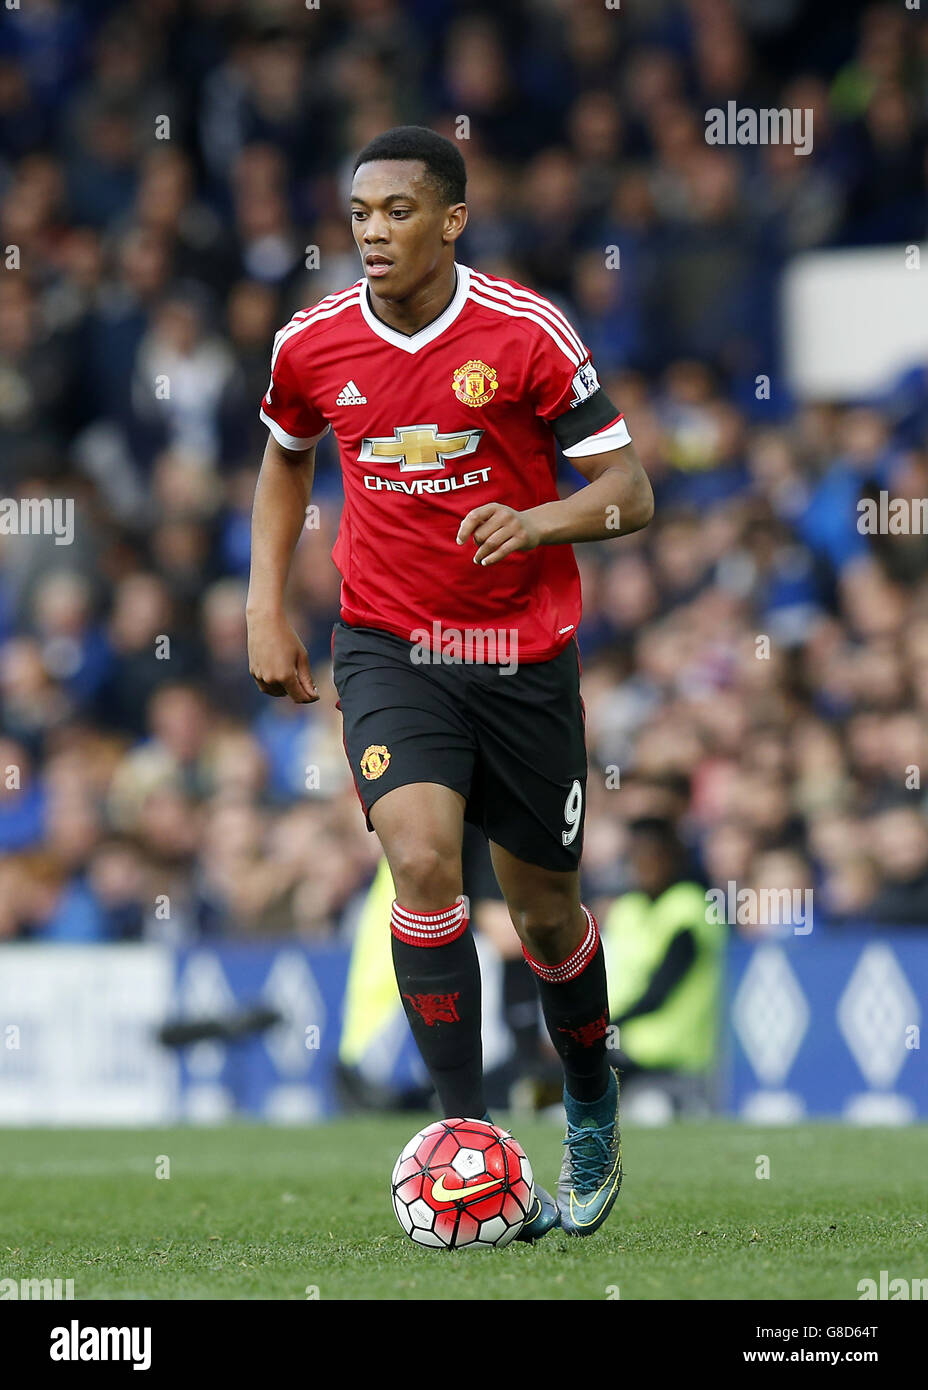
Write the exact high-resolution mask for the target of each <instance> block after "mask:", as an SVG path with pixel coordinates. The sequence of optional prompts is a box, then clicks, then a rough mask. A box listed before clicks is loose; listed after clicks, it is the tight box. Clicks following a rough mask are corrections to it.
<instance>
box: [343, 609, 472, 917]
mask: <svg viewBox="0 0 928 1390" xmlns="http://www.w3.org/2000/svg"><path fill="white" fill-rule="evenodd" d="M332 650H333V676H334V680H335V686H336V689H337V690H338V696H339V700H338V707H339V709H340V710H341V713H342V720H343V734H344V742H345V751H346V753H347V755H348V761H349V763H350V765H351V770H352V774H353V777H354V782H355V788H356V790H357V793H358V797H359V799H360V801H361V804H362V806H363V808H364V812H365V816H366V818H367V824H368V827H369V828H370V829H371V830H376V831H377V834H378V837H379V838H380V841H381V843H382V844H383V846H384V851H385V853H386V855H387V858H388V860H389V862H390V868H391V872H392V874H393V880H394V883H395V885H396V889H397V893H398V895H399V901H400V902H401V903H402V904H403V906H404V907H408V908H410V909H411V910H414V911H415V910H418V911H432V910H439V909H441V908H444V907H447V906H448V905H449V903H450V902H452V901H453V900H454V898H455V897H457V895H458V894H459V893H460V892H461V887H460V880H461V837H462V819H463V806H464V803H465V801H466V798H467V796H468V795H469V792H470V786H471V781H472V777H473V768H474V760H475V756H476V740H475V738H474V735H473V731H472V730H471V728H470V725H469V723H468V721H467V719H466V717H465V715H464V712H463V710H462V708H461V705H462V701H461V698H460V696H459V694H458V692H457V690H456V687H455V686H454V685H453V684H452V683H451V682H450V681H449V680H448V679H447V677H443V676H442V674H441V673H439V675H438V676H436V675H433V674H432V673H431V671H430V670H429V669H428V668H423V667H422V666H419V665H416V664H414V663H413V662H412V661H411V660H410V644H409V643H404V642H402V641H401V640H400V639H399V638H396V637H393V636H392V635H391V634H389V633H382V632H375V631H372V630H370V629H356V628H350V627H348V626H347V625H345V624H336V627H335V632H334V636H333V643H332Z"/></svg>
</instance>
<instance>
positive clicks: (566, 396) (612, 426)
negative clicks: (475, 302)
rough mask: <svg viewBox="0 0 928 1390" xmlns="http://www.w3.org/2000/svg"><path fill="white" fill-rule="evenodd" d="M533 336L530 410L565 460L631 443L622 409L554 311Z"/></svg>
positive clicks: (570, 330)
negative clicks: (549, 321)
mask: <svg viewBox="0 0 928 1390" xmlns="http://www.w3.org/2000/svg"><path fill="white" fill-rule="evenodd" d="M551 313H552V315H555V314H556V315H557V317H556V320H555V321H554V322H553V323H552V324H551V325H550V327H549V326H547V325H546V326H545V331H544V332H542V333H540V334H539V335H538V341H537V344H536V349H535V355H534V359H533V363H532V379H531V388H530V389H531V392H532V398H533V400H534V402H535V412H536V414H538V415H540V416H541V417H542V419H543V420H546V421H547V422H548V424H549V425H550V426H551V428H552V430H553V431H554V434H555V436H556V438H557V441H558V443H559V444H560V446H561V448H562V449H563V450H564V453H565V454H566V455H567V457H568V458H571V457H574V458H579V457H582V456H584V455H587V454H596V453H603V452H605V451H607V450H609V449H616V448H621V447H622V445H623V444H629V443H631V436H630V434H629V433H628V429H627V426H626V424H625V421H624V418H623V416H622V412H621V411H620V410H619V409H618V408H617V407H616V406H615V405H614V404H613V402H612V401H611V400H610V399H609V397H608V396H607V395H606V393H605V391H604V390H603V388H602V386H601V385H600V381H599V377H598V376H597V374H596V368H595V367H594V366H593V360H592V358H591V356H590V353H589V351H588V349H587V348H586V346H585V345H584V344H583V342H582V341H581V339H580V337H579V336H578V334H577V333H576V332H575V331H574V329H573V328H572V327H571V326H570V324H569V323H568V321H567V319H565V318H564V316H563V315H562V314H560V312H559V311H558V310H554V309H553V306H552V310H551Z"/></svg>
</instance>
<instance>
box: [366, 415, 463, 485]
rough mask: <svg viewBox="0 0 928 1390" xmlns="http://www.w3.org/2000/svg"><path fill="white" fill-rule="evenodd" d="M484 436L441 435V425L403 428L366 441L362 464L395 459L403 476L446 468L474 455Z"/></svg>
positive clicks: (403, 426) (402, 426)
mask: <svg viewBox="0 0 928 1390" xmlns="http://www.w3.org/2000/svg"><path fill="white" fill-rule="evenodd" d="M482 434H483V430H461V432H460V434H439V432H438V426H437V425H400V426H398V427H397V428H396V429H395V430H394V431H393V433H392V434H386V435H381V436H380V437H379V438H374V439H362V440H361V452H360V453H359V454H358V462H359V463H365V462H369V461H370V460H371V459H392V460H394V461H396V462H398V463H399V466H400V471H401V472H403V473H409V472H419V471H423V470H426V469H431V470H435V469H439V468H444V466H445V464H446V463H447V462H448V460H449V459H459V458H465V457H466V456H467V455H468V454H473V453H474V452H475V451H476V449H477V445H478V444H479V443H480V437H481V435H482Z"/></svg>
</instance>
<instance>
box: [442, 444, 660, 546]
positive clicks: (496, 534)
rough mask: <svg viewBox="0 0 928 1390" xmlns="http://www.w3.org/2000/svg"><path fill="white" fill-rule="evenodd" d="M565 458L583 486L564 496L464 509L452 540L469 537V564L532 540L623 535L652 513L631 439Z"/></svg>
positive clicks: (538, 542) (651, 501)
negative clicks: (519, 505)
mask: <svg viewBox="0 0 928 1390" xmlns="http://www.w3.org/2000/svg"><path fill="white" fill-rule="evenodd" d="M571 463H572V464H573V466H574V467H575V468H576V469H577V471H578V472H580V473H582V474H583V476H584V477H585V478H586V479H587V485H586V487H582V488H579V489H578V490H577V491H576V492H575V493H573V494H572V495H571V496H570V497H565V498H563V499H562V500H561V501H558V502H544V503H542V505H541V506H539V507H530V508H529V509H528V510H527V511H524V512H517V511H515V510H514V509H513V508H512V507H507V506H505V504H503V503H501V502H488V503H487V504H486V505H485V506H482V507H475V508H474V509H473V511H470V512H468V514H467V516H466V517H465V518H464V520H463V521H462V522H461V526H460V529H459V531H458V537H457V539H458V544H459V545H463V544H464V542H465V541H466V540H467V537H468V536H473V538H474V544H475V545H476V547H477V548H476V550H475V551H474V564H477V565H494V564H497V563H498V562H499V561H500V560H504V559H505V558H506V556H507V555H511V554H512V552H513V551H515V550H534V548H535V547H536V546H537V545H566V544H569V543H571V542H575V541H601V540H606V539H607V537H609V536H627V535H629V534H630V533H631V532H632V531H640V530H641V528H642V527H643V526H647V524H648V522H649V521H650V520H651V517H652V516H653V515H654V494H653V492H652V491H651V484H650V482H649V481H648V475H647V474H646V473H645V471H644V469H643V468H642V466H641V462H640V460H639V459H638V456H637V454H636V453H635V450H634V447H633V445H632V444H630V443H629V444H624V445H622V447H621V448H617V449H609V450H607V451H606V452H604V453H601V454H590V455H586V456H584V457H582V458H572V459H571Z"/></svg>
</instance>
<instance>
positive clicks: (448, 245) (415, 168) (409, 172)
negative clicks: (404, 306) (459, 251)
mask: <svg viewBox="0 0 928 1390" xmlns="http://www.w3.org/2000/svg"><path fill="white" fill-rule="evenodd" d="M425 173H426V171H425V166H424V165H423V164H422V163H421V162H420V161H419V160H417V159H409V160H404V159H378V160H372V161H371V162H370V163H369V164H362V165H361V167H360V168H359V169H358V171H357V173H356V174H355V176H354V182H353V183H352V185H351V223H352V231H353V233H354V239H355V242H356V243H357V247H358V250H359V251H360V253H361V263H362V265H363V266H364V274H365V275H366V276H367V281H368V284H369V285H370V287H371V290H372V291H373V293H374V294H376V295H378V296H379V297H380V298H381V299H405V298H406V297H407V296H408V295H410V294H412V293H413V292H414V291H415V290H417V289H418V288H419V287H420V286H421V285H423V284H424V283H426V282H427V281H428V280H429V279H431V278H432V277H433V276H434V275H435V273H436V272H437V271H438V270H440V269H441V268H442V267H443V266H444V265H446V264H447V262H448V259H449V257H450V255H451V254H452V248H453V243H454V242H455V241H456V240H457V237H458V236H459V234H460V232H461V231H462V230H463V226H464V222H465V221H466V209H465V207H464V204H463V203H458V204H455V205H454V206H452V207H449V206H448V205H447V204H445V203H443V202H442V200H441V197H440V195H439V194H438V193H437V191H436V189H435V186H434V184H433V183H432V182H431V181H430V180H429V179H428V178H427V177H426V176H425Z"/></svg>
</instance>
